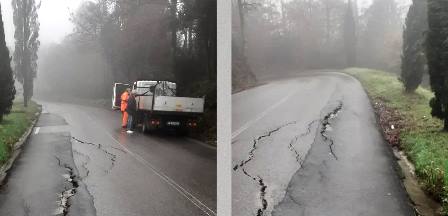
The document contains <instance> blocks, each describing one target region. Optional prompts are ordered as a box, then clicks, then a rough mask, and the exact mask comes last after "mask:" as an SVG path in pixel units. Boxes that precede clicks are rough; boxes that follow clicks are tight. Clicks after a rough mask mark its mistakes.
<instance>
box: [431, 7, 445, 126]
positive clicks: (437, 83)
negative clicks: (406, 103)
mask: <svg viewBox="0 0 448 216" xmlns="http://www.w3.org/2000/svg"><path fill="white" fill-rule="evenodd" d="M447 15H448V1H445V0H428V26H429V29H428V35H427V39H426V55H427V59H428V69H429V76H430V82H431V89H432V91H433V92H434V95H435V97H434V98H432V99H431V101H430V106H431V108H432V110H431V114H432V115H433V116H435V117H437V118H440V119H442V120H443V121H444V130H445V131H448V64H447V62H448V43H447V38H448V17H447Z"/></svg>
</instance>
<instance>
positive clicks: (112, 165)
mask: <svg viewBox="0 0 448 216" xmlns="http://www.w3.org/2000/svg"><path fill="white" fill-rule="evenodd" d="M71 138H72V139H73V140H75V141H76V142H78V143H81V144H86V145H91V146H95V147H96V148H97V149H99V150H101V151H102V152H103V153H104V154H105V155H107V157H108V158H109V160H110V161H111V167H110V168H109V169H107V170H106V171H105V172H106V173H109V172H110V171H111V170H112V168H113V167H114V166H115V161H116V160H117V155H115V154H113V153H110V152H109V151H107V150H106V149H104V147H103V145H101V144H100V143H91V142H87V141H83V140H80V139H78V138H76V137H74V136H72V137H71ZM114 149H116V148H114Z"/></svg>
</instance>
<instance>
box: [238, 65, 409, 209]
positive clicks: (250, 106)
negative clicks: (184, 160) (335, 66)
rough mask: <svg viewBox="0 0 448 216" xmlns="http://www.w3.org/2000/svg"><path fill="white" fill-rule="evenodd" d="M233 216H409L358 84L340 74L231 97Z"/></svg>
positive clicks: (386, 149) (316, 75)
mask: <svg viewBox="0 0 448 216" xmlns="http://www.w3.org/2000/svg"><path fill="white" fill-rule="evenodd" d="M232 161H233V162H232V163H233V165H232V166H233V167H232V168H233V175H232V197H233V202H232V212H233V215H275V216H277V215H279V216H280V215H281V216H288V215H294V216H297V215H306V216H316V215H319V216H327V215H328V216H330V215H331V216H334V215H336V216H351V215H365V216H370V215H371V216H374V215H375V216H376V215H383V216H385V215H390V216H392V215H393V216H400V215H403V216H409V215H413V209H412V207H411V205H410V201H409V199H408V197H407V194H406V191H405V189H404V187H403V185H402V183H401V180H400V178H399V176H398V174H397V170H396V161H395V160H394V159H393V156H392V153H391V150H390V149H389V147H388V146H387V144H386V143H385V141H384V140H383V137H382V135H381V133H380V131H379V129H378V127H377V124H376V119H375V115H374V112H373V109H372V107H371V105H370V102H369V99H368V97H367V95H366V93H365V92H364V90H363V89H362V86H361V85H360V83H359V82H358V81H357V80H356V79H354V78H352V77H350V76H347V75H344V74H339V73H314V74H313V75H304V76H298V77H295V78H288V79H285V80H277V81H273V82H269V83H267V84H266V85H262V86H259V87H256V88H252V89H249V90H246V91H243V92H239V93H237V94H234V95H233V96H232Z"/></svg>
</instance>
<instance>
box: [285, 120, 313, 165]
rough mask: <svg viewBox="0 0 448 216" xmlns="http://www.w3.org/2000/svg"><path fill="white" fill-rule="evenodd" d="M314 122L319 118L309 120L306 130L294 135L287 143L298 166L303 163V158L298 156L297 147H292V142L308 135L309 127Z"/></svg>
mask: <svg viewBox="0 0 448 216" xmlns="http://www.w3.org/2000/svg"><path fill="white" fill-rule="evenodd" d="M316 122H319V119H315V120H313V121H311V122H310V123H308V125H307V130H306V131H305V133H302V134H299V135H297V136H295V137H294V138H293V139H292V140H291V142H290V143H289V145H288V148H289V150H290V151H291V152H292V153H293V154H294V155H295V159H296V161H297V163H299V165H300V166H302V164H303V160H302V159H301V158H300V154H299V152H298V151H297V149H296V148H294V144H295V143H297V141H298V140H299V139H300V138H303V137H305V136H308V135H309V134H310V133H311V127H312V126H313V124H314V123H316Z"/></svg>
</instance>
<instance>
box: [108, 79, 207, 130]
mask: <svg viewBox="0 0 448 216" xmlns="http://www.w3.org/2000/svg"><path fill="white" fill-rule="evenodd" d="M126 88H131V89H132V90H135V91H136V92H137V93H136V97H135V100H136V102H137V114H136V116H135V120H134V121H135V122H134V123H135V125H138V126H141V129H142V131H143V132H149V131H152V130H156V129H162V128H169V129H175V130H176V131H178V132H182V133H184V132H187V131H188V130H189V129H193V128H196V127H197V125H198V117H199V116H201V115H202V114H203V113H204V102H205V98H204V97H202V98H192V97H177V96H176V83H173V82H169V81H150V80H140V81H136V82H134V83H133V84H132V85H130V84H124V83H115V84H114V87H113V98H112V108H113V109H120V105H121V94H122V93H123V92H124V91H125V90H126Z"/></svg>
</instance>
